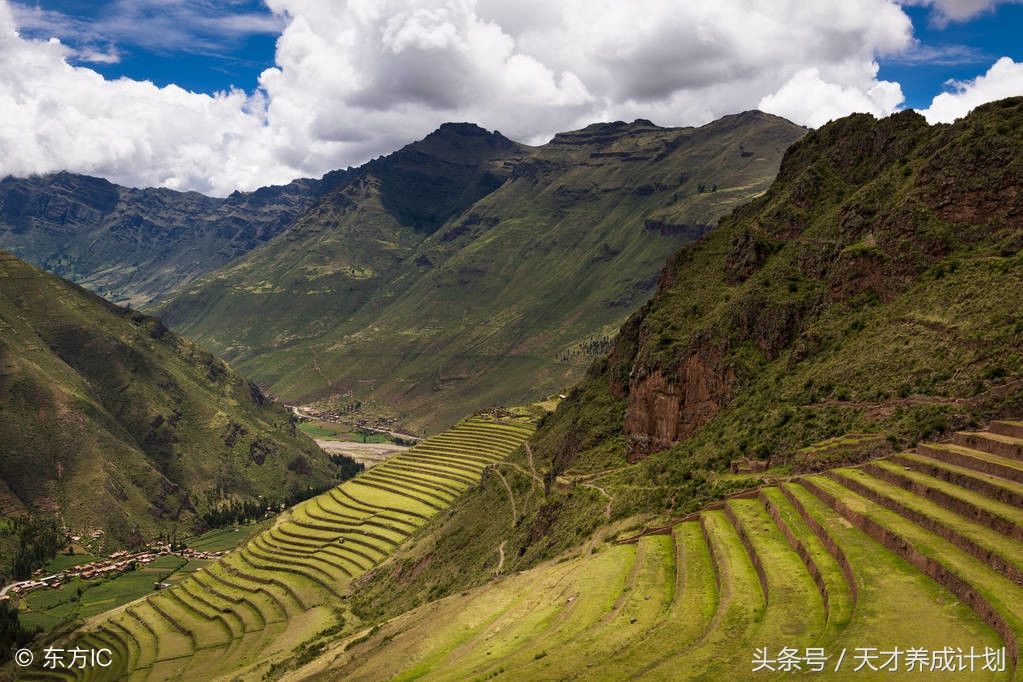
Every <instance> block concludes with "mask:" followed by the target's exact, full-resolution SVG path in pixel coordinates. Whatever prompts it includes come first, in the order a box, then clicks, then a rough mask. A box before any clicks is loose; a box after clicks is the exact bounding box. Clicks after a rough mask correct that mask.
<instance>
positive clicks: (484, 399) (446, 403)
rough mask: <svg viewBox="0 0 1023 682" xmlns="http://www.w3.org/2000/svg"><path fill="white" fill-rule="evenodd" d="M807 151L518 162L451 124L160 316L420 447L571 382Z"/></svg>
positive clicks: (540, 154)
mask: <svg viewBox="0 0 1023 682" xmlns="http://www.w3.org/2000/svg"><path fill="white" fill-rule="evenodd" d="M804 133H805V131H804V130H803V129H802V128H799V127H798V126H795V125H793V124H791V123H789V122H787V121H784V120H782V119H779V118H777V117H773V116H768V115H766V114H761V113H759V112H749V113H746V114H741V115H738V116H730V117H726V118H724V119H721V120H720V121H716V122H714V123H711V124H709V125H707V126H704V127H702V128H658V127H656V126H654V125H652V124H651V123H649V122H648V121H642V120H639V121H635V122H633V123H630V124H626V123H621V122H619V123H605V124H594V125H592V126H589V127H587V128H585V129H583V130H580V131H575V132H570V133H563V134H560V135H557V136H556V137H555V138H554V139H553V140H552V141H551V142H550V143H548V144H546V145H544V146H542V147H537V148H530V147H525V146H523V145H519V144H517V143H514V142H512V141H510V140H508V139H507V138H505V137H503V136H501V135H500V134H498V133H488V132H486V131H484V130H482V129H481V128H478V127H476V126H473V125H469V124H447V125H444V126H442V127H441V128H440V129H439V130H438V131H436V132H434V133H433V134H431V135H429V136H428V137H426V138H425V139H424V140H421V141H419V142H416V143H414V144H411V145H409V146H407V147H405V148H404V149H401V150H399V151H397V152H395V153H394V154H391V155H390V156H387V157H384V158H381V159H377V160H375V161H373V162H371V163H369V164H367V165H365V166H363V167H361V168H359V169H356V170H354V171H351V172H348V173H347V174H346V175H345V176H344V178H343V179H342V181H341V182H340V183H339V185H338V187H337V188H336V189H335V190H333V192H331V193H329V194H328V195H326V196H325V198H324V199H323V200H322V201H321V202H320V203H318V204H317V205H316V206H315V207H314V208H313V209H311V210H310V211H309V212H308V213H307V214H306V215H305V216H304V217H303V218H301V219H300V220H299V221H297V222H296V223H295V224H294V225H293V226H292V227H291V228H290V229H288V230H287V231H286V232H285V233H283V234H281V235H280V236H279V237H277V238H276V239H274V240H273V241H271V242H270V243H268V244H266V245H264V246H262V247H259V248H257V249H254V250H253V251H251V252H250V253H248V254H247V255H245V256H244V257H242V258H240V259H238V260H236V261H234V262H233V263H231V264H230V265H228V266H227V267H225V268H223V269H221V270H219V271H218V272H216V273H215V274H213V275H211V276H209V277H207V278H205V279H203V280H202V281H201V282H199V283H197V284H195V285H194V286H191V287H188V288H187V289H186V290H184V291H182V292H180V293H179V294H177V295H175V296H173V297H171V298H170V300H169V301H168V302H166V303H165V304H163V305H162V307H160V308H159V310H158V312H159V314H160V315H161V316H162V317H163V319H165V320H166V322H167V323H168V324H169V325H170V326H172V327H173V328H174V329H176V330H178V331H180V332H181V333H183V334H186V335H188V336H190V337H192V338H195V339H196V340H198V341H199V342H201V343H203V344H205V345H206V346H208V347H209V348H210V349H212V350H213V351H214V352H217V353H220V354H221V355H223V356H224V357H225V358H227V359H228V360H229V361H230V362H232V363H233V364H234V365H236V366H237V367H238V368H239V369H240V370H241V371H243V372H245V373H246V374H247V375H249V376H251V377H252V378H253V379H255V380H256V381H258V382H260V384H261V385H264V386H267V387H269V390H270V391H271V392H272V393H273V394H275V395H277V396H280V397H282V398H284V399H286V400H288V401H289V402H299V401H308V400H313V399H318V398H323V397H327V396H331V395H334V394H345V393H347V392H349V391H350V392H352V393H353V394H354V397H355V398H356V399H358V400H361V401H365V402H375V403H377V404H381V405H383V406H393V407H394V408H395V409H396V412H397V416H398V417H399V418H401V420H402V421H403V422H404V423H408V424H410V425H411V426H413V427H415V428H422V427H424V426H425V427H428V428H429V429H430V430H431V431H432V430H435V429H436V428H437V427H443V426H447V425H449V424H451V423H452V422H454V421H455V420H456V419H458V418H460V417H461V416H462V415H464V414H466V413H468V412H471V411H472V410H474V409H478V408H480V407H483V406H486V405H501V404H521V403H524V402H527V401H528V400H532V399H536V398H538V397H539V396H541V395H546V394H549V393H552V392H556V391H558V390H561V389H562V387H564V386H566V385H569V384H571V383H572V382H573V381H575V380H576V379H578V378H579V376H580V375H581V374H582V372H583V371H584V369H585V367H586V365H587V364H588V363H589V362H590V360H591V359H592V357H593V354H595V353H599V352H601V351H602V349H603V348H604V347H605V346H606V342H607V339H606V337H607V336H608V335H609V334H611V333H612V332H613V330H614V329H615V328H616V327H617V326H618V325H619V324H620V323H621V322H622V320H623V319H624V318H625V316H626V315H627V314H628V313H629V311H631V310H633V309H635V308H636V307H637V306H639V305H640V304H642V302H643V301H645V300H646V299H647V298H648V297H649V295H650V294H651V292H652V291H653V289H654V285H655V282H656V273H657V271H658V269H659V268H660V267H661V266H662V264H663V262H664V259H665V258H666V257H667V256H668V255H669V254H671V253H672V252H674V251H675V250H676V249H677V248H678V247H679V246H680V245H682V244H685V243H687V242H689V241H691V240H693V239H694V238H696V237H698V236H700V235H701V234H703V233H704V232H705V231H706V230H707V229H709V227H710V225H712V224H713V223H714V222H715V220H716V219H717V218H718V217H719V216H721V215H723V214H724V213H726V212H728V211H729V210H731V209H732V208H734V207H735V206H737V205H739V204H742V203H744V202H746V201H748V200H749V199H750V198H752V197H754V196H756V195H757V194H759V193H761V192H763V191H764V190H765V189H766V188H767V186H768V185H769V183H770V181H771V179H772V178H773V177H774V175H775V173H776V171H777V167H778V163H779V161H780V158H781V155H782V153H783V151H784V149H785V148H786V147H788V145H789V144H791V143H792V142H793V141H795V140H796V139H798V138H799V137H801V136H802V135H803V134H804Z"/></svg>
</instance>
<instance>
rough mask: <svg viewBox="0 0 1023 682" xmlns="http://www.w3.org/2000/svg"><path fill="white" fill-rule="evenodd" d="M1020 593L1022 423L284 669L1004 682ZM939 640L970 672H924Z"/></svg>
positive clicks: (836, 478) (768, 499)
mask: <svg viewBox="0 0 1023 682" xmlns="http://www.w3.org/2000/svg"><path fill="white" fill-rule="evenodd" d="M1021 585H1023V423H1020V422H996V423H994V424H993V425H992V426H991V429H990V431H985V432H977V433H959V434H956V436H955V437H954V439H953V440H952V441H951V442H949V443H940V444H924V445H921V446H919V448H918V449H917V451H916V452H913V453H908V452H907V453H905V454H901V455H898V456H895V457H892V458H889V459H884V460H876V461H873V462H870V463H868V464H865V465H863V466H860V467H851V468H842V469H835V470H832V471H828V472H826V473H823V474H819V475H812V476H805V477H801V478H796V479H793V480H790V481H786V482H783V483H780V484H778V485H773V486H768V487H763V488H761V489H758V490H754V491H751V492H749V493H746V494H744V495H742V496H738V497H734V498H731V499H728V500H726V501H724V502H722V503H717V504H715V505H711V506H710V507H708V508H706V509H705V510H703V511H702V512H700V513H698V514H696V515H694V516H693V517H691V518H687V519H683V520H680V521H679V522H677V523H675V524H674V525H673V526H671V527H668V528H662V529H653V530H651V531H648V532H647V533H646V534H643V535H641V536H638V537H633V538H624V539H622V540H620V541H619V542H617V543H615V544H608V545H604V546H603V547H602V548H600V549H598V550H597V551H595V552H594V553H592V554H589V555H587V556H582V557H575V558H571V559H569V560H562V561H560V562H551V563H547V564H544V565H541V566H539V567H537V568H535V569H532V570H529V571H526V572H524V573H521V574H518V575H512V576H508V577H505V578H503V579H499V580H497V581H495V582H493V583H491V584H489V585H487V586H484V587H480V588H477V589H475V590H472V591H469V592H464V593H462V594H458V595H453V596H451V597H448V598H445V599H442V600H440V601H437V602H433V603H430V604H426V605H424V606H422V607H419V608H418V609H415V610H413V611H410V612H407V613H405V614H403V615H401V616H398V617H397V618H395V619H393V620H391V621H388V622H387V623H384V624H383V625H381V626H380V627H378V628H374V629H373V630H369V631H365V632H362V633H357V634H356V635H354V636H352V637H350V638H347V639H345V640H342V641H340V642H338V643H337V644H336V645H335V646H334V647H332V648H329V649H327V650H326V651H325V652H324V653H323V654H322V655H321V656H320V657H319V658H318V659H317V660H316V661H314V662H312V663H309V664H308V665H307V666H306V667H305V668H303V669H300V670H298V671H295V672H294V673H293V674H292V675H291V676H290V677H287V678H285V679H309V678H311V679H329V680H335V679H336V680H341V679H344V680H383V679H394V680H410V679H433V680H470V679H471V680H483V679H506V680H539V679H545V680H549V679H583V680H626V679H629V680H633V679H650V680H678V679H687V678H696V677H699V678H700V679H708V680H711V679H712V680H735V679H758V678H762V679H774V677H775V674H776V673H778V672H779V671H784V670H785V667H784V666H785V665H790V664H791V663H792V662H793V661H794V662H795V664H796V665H798V666H799V670H802V672H803V674H806V673H808V672H813V671H814V670H815V669H817V668H816V666H818V665H820V666H823V669H824V670H826V671H828V672H829V673H831V676H829V677H828V679H836V678H838V679H856V680H859V679H865V680H870V679H882V678H883V679H889V678H891V677H892V672H893V668H892V667H891V666H892V665H895V666H898V670H899V673H900V674H901V675H903V676H905V677H907V678H908V679H941V678H942V676H943V675H945V674H948V675H949V677H950V679H951V678H954V679H957V680H958V679H977V680H1013V679H1021V676H1020V674H1019V672H1018V668H1017V667H1016V666H1017V662H1018V658H1019V641H1020V637H1021V636H1023V610H1021V608H1020V605H1021V604H1023V586H1021ZM946 647H951V648H952V654H951V664H950V665H953V666H961V665H970V666H972V668H973V672H972V673H970V672H969V668H966V669H965V670H966V672H959V671H960V670H962V668H956V674H954V675H952V674H950V673H948V671H947V669H946V670H945V671H944V672H942V673H938V672H934V671H933V669H932V668H931V666H932V665H933V661H934V660H935V658H937V659H938V660H939V665H941V663H940V661H941V660H943V659H942V657H941V656H940V655H938V656H936V655H935V652H941V651H944V650H945V649H946ZM957 647H959V648H962V649H963V650H964V652H965V653H966V654H967V655H969V653H970V651H971V647H973V651H974V653H975V654H977V655H978V656H979V658H976V659H974V660H972V662H971V661H970V660H969V659H963V658H960V659H957V658H956V653H955V649H956V648H957ZM785 648H788V649H790V650H791V651H792V652H794V653H793V654H790V655H789V656H785V655H784V654H782V650H783V649H785ZM860 648H863V649H865V650H866V653H860V652H858V649H860ZM1003 648H1004V651H1005V657H1004V659H1003V660H1004V668H1005V669H1004V671H998V669H999V668H1000V667H1001V665H1000V662H999V653H1000V652H1001V651H1002V650H1003ZM871 649H872V650H873V652H871ZM896 649H898V650H900V651H901V652H902V653H901V654H900V655H898V657H897V658H896V659H895V661H894V663H893V662H892V661H891V660H890V659H891V653H890V652H892V651H893V650H896ZM910 649H914V650H915V652H916V653H915V654H913V655H912V656H911V655H910V654H909V653H908V652H909V650H910ZM843 650H844V651H845V652H846V654H845V659H844V661H842V662H841V663H840V658H841V657H842V651H843ZM985 651H987V652H989V653H990V654H991V656H990V658H985V656H983V655H982V654H983V653H984V652H985ZM884 652H887V653H884ZM921 659H923V663H922V664H921V663H920V660H921ZM786 660H787V661H788V663H786V662H785V661H786ZM911 660H912V661H915V663H914V664H913V666H914V667H913V668H912V669H910V668H909V665H910V661H911ZM838 665H840V666H841V667H839V674H837V675H835V674H834V673H835V667H836V666H838ZM920 665H922V666H923V667H918V666H920ZM758 666H762V667H760V669H759V671H758V672H757V673H754V670H755V669H757V667H758ZM857 666H859V667H860V670H859V671H858V672H854V669H855V668H857ZM985 666H987V667H988V668H989V669H985ZM872 668H876V670H873V669H872ZM990 668H994V669H995V670H994V671H992V670H991V669H990ZM772 670H773V671H775V673H772V672H771V671H772ZM788 670H789V671H795V670H796V669H795V668H789V669H788ZM907 670H910V671H911V672H910V674H906V671H907ZM896 678H899V679H901V677H900V676H899V675H896Z"/></svg>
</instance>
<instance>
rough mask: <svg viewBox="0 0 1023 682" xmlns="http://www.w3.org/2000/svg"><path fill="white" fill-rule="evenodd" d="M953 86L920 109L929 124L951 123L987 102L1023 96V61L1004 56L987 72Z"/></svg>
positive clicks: (955, 83)
mask: <svg viewBox="0 0 1023 682" xmlns="http://www.w3.org/2000/svg"><path fill="white" fill-rule="evenodd" d="M950 85H952V87H953V88H954V89H953V91H952V92H943V93H941V94H940V95H938V96H937V97H935V98H934V99H933V100H931V106H929V107H928V108H926V109H922V110H921V111H920V113H921V114H923V115H924V117H925V118H926V119H927V121H928V122H929V123H951V122H952V121H954V120H956V119H957V118H962V117H963V116H965V115H966V114H968V113H970V110H972V109H973V108H974V107H976V106H978V105H981V104H984V103H985V102H991V101H994V100H998V99H1004V98H1006V97H1018V96H1020V95H1023V63H1020V62H1014V61H1013V60H1012V59H1010V58H1008V57H1002V58H1001V59H999V60H998V61H997V62H995V63H994V64H993V65H992V66H991V68H990V69H988V70H987V73H984V74H983V75H980V76H977V78H975V79H974V80H972V81H953V82H952V83H950Z"/></svg>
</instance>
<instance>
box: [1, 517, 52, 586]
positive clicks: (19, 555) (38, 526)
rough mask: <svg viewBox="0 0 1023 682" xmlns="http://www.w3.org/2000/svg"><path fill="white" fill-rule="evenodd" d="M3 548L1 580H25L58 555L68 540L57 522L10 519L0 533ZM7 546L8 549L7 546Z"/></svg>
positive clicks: (50, 520)
mask: <svg viewBox="0 0 1023 682" xmlns="http://www.w3.org/2000/svg"><path fill="white" fill-rule="evenodd" d="M0 534H2V535H3V536H5V537H3V538H0V541H2V544H3V545H4V546H5V549H7V550H8V551H4V552H2V553H0V556H2V557H4V558H6V561H4V560H0V577H2V578H4V579H14V580H25V579H26V578H28V577H29V576H31V575H32V572H33V571H35V570H36V569H37V568H39V567H41V566H44V565H45V564H46V562H48V561H49V560H50V559H52V558H53V557H55V556H56V555H57V551H58V550H60V548H61V547H63V546H64V545H66V544H67V541H68V538H67V535H66V534H65V533H64V531H63V529H62V528H61V527H60V524H59V523H58V522H57V520H56V519H51V518H40V517H29V518H24V519H13V520H12V521H11V522H10V523H8V524H6V526H5V527H3V530H0ZM8 546H9V547H8Z"/></svg>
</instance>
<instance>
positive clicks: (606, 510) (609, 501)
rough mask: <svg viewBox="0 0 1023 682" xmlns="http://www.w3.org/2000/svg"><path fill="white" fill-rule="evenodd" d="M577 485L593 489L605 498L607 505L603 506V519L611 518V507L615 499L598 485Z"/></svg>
mask: <svg viewBox="0 0 1023 682" xmlns="http://www.w3.org/2000/svg"><path fill="white" fill-rule="evenodd" d="M579 485H581V486H583V487H586V488H593V489H594V490H597V491H599V492H600V494H601V495H603V496H604V497H606V498H607V505H605V506H604V518H606V519H609V518H611V505H612V504H614V501H615V498H614V497H613V496H612V495H611V493H609V492H608V491H606V490H604V489H603V488H601V487H600V486H599V485H593V484H592V483H580V484H579Z"/></svg>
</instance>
